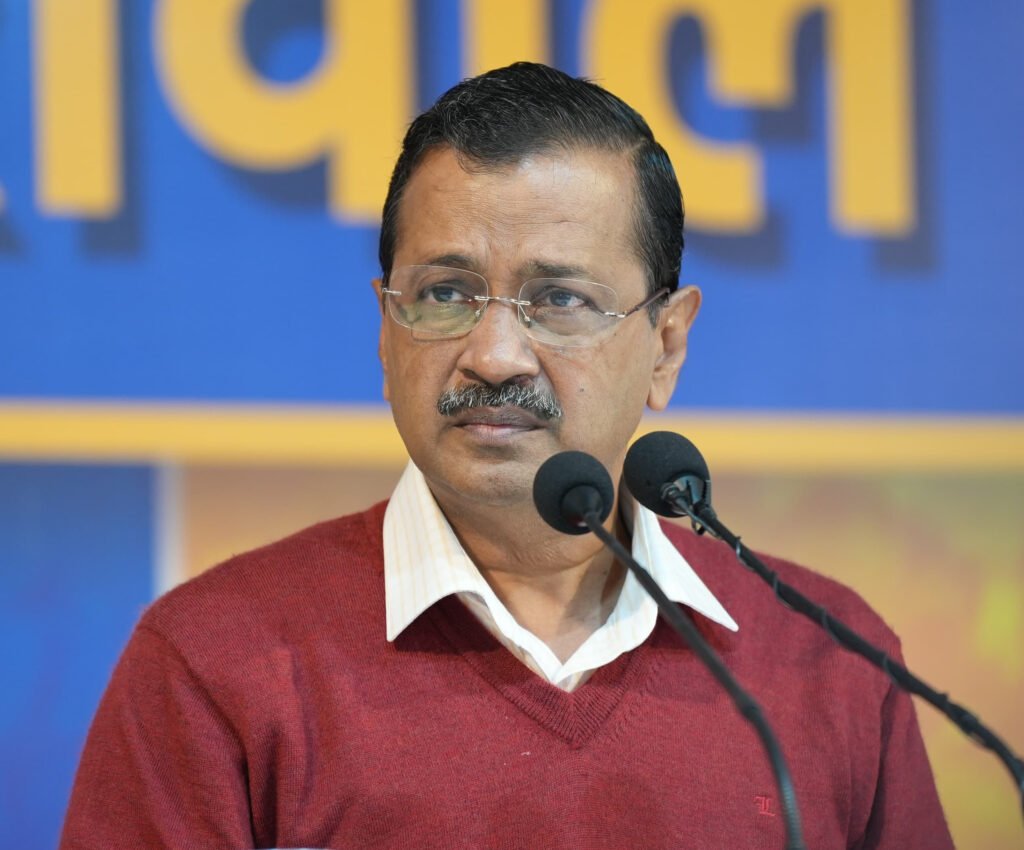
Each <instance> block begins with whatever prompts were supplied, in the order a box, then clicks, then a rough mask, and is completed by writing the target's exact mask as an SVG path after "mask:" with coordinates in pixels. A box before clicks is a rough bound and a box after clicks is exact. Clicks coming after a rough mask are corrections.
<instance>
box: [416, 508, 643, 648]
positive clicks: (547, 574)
mask: <svg viewBox="0 0 1024 850" xmlns="http://www.w3.org/2000/svg"><path fill="white" fill-rule="evenodd" d="M435 498H436V496H435ZM437 501H438V505H439V506H440V508H441V510H442V511H443V512H444V514H445V517H446V518H447V519H448V522H449V524H450V525H451V527H452V529H453V530H454V532H455V534H456V536H457V537H458V538H459V541H460V543H461V544H462V547H463V549H465V551H466V554H467V555H468V556H469V557H470V559H471V560H472V561H473V563H474V564H475V565H476V567H477V568H478V569H479V570H480V573H481V575H483V577H484V579H485V580H486V581H487V583H488V584H489V585H490V586H491V588H492V589H493V590H494V592H495V595H497V597H498V598H499V599H500V600H501V601H502V603H503V604H504V605H505V607H506V608H507V609H508V610H509V613H510V614H512V616H513V617H514V618H515V620H516V622H518V623H519V624H520V625H521V626H523V628H525V629H528V630H529V631H530V632H532V633H533V634H535V635H536V636H537V637H538V638H540V639H541V640H542V641H544V643H545V644H547V646H548V647H550V649H551V651H552V652H554V653H555V655H556V656H557V657H558V658H559V660H560V661H563V662H564V661H566V660H568V659H569V658H570V657H571V656H572V654H573V653H574V652H575V651H576V650H577V649H578V648H579V647H580V646H581V645H582V644H583V643H584V641H586V639H587V638H588V637H590V635H592V634H593V633H594V632H595V631H597V629H598V628H600V627H601V625H602V624H603V623H604V622H605V620H607V619H608V615H609V614H610V613H611V611H612V609H613V608H614V607H615V603H616V601H617V600H618V597H619V591H620V590H621V589H622V582H623V580H624V578H625V570H624V568H623V567H622V565H621V564H619V563H618V562H617V561H616V560H615V558H614V556H613V555H612V554H611V552H609V551H608V550H607V549H606V548H605V547H604V546H602V545H601V543H600V541H598V540H597V538H596V537H594V536H593V535H591V534H587V535H578V536H574V535H567V534H561V533H559V532H557V531H555V530H554V529H552V528H551V527H550V526H548V525H547V524H546V523H544V521H543V520H541V518H540V517H539V516H537V514H536V511H534V510H533V507H532V504H531V505H524V509H523V510H514V509H510V508H508V507H505V508H503V509H502V510H500V511H495V510H494V509H493V508H490V507H488V506H480V505H466V504H462V503H457V504H450V503H449V504H446V503H445V500H443V499H438V500H437ZM606 526H607V527H608V530H609V531H611V532H612V533H614V534H616V536H618V537H619V539H620V540H623V541H624V542H626V543H627V545H628V539H629V535H628V532H627V530H626V528H625V524H624V523H623V522H622V521H621V519H619V518H618V511H613V512H612V514H611V515H610V517H609V519H608V520H607V521H606Z"/></svg>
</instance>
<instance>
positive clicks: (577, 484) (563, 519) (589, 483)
mask: <svg viewBox="0 0 1024 850" xmlns="http://www.w3.org/2000/svg"><path fill="white" fill-rule="evenodd" d="M614 502H615V487H614V486H613V485H612V479H611V476H610V475H609V474H608V470H607V469H605V468H604V466H602V465H601V462H600V461H599V460H597V459H596V458H593V457H591V456H590V455H588V454H587V453H586V452H559V453H558V454H556V455H552V456H551V457H549V458H548V459H547V460H546V461H544V463H542V464H541V466H540V469H538V470H537V475H536V477H535V478H534V479H533V503H534V504H535V505H536V506H537V512H538V513H539V514H540V515H541V517H543V518H544V521H545V522H546V523H547V524H548V525H550V526H551V527H552V528H554V529H556V530H557V531H561V532H562V533H564V534H586V533H587V532H588V531H589V530H590V529H589V528H587V523H586V520H585V517H586V515H587V514H594V515H595V516H596V517H597V522H598V524H599V525H600V524H601V523H602V522H604V521H605V520H606V519H607V518H608V514H610V513H611V510H612V505H613V504H614Z"/></svg>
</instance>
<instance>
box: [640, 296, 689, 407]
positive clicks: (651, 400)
mask: <svg viewBox="0 0 1024 850" xmlns="http://www.w3.org/2000/svg"><path fill="white" fill-rule="evenodd" d="M699 310H700V290H699V289H698V288H697V287H696V286H687V287H684V288H683V289H680V290H678V291H677V292H673V293H672V295H671V296H669V299H668V304H667V305H666V306H665V307H664V309H662V311H661V315H660V316H659V317H658V327H657V331H656V332H657V334H658V336H659V342H660V346H661V352H660V354H659V355H658V359H657V360H656V361H655V362H654V373H653V374H652V375H651V389H650V392H649V393H648V394H647V406H648V407H649V408H651V410H664V409H665V407H666V406H667V405H668V401H669V399H670V398H672V393H673V392H674V391H675V388H676V381H677V380H678V378H679V370H680V369H682V368H683V363H684V362H685V361H686V340H687V338H688V337H689V334H690V326H691V325H692V324H693V320H694V319H696V318H697V312H698V311H699Z"/></svg>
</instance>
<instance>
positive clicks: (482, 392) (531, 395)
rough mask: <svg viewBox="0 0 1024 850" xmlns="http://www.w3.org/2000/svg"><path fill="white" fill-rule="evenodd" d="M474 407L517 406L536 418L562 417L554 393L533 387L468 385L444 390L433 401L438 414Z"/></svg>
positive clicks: (451, 413) (459, 411) (445, 414)
mask: <svg viewBox="0 0 1024 850" xmlns="http://www.w3.org/2000/svg"><path fill="white" fill-rule="evenodd" d="M474 407H520V408H522V409H523V410H526V411H528V412H529V413H532V414H533V415H534V416H536V417H537V418H538V419H561V418H562V406H561V405H560V404H559V403H558V400H557V399H556V398H555V397H554V395H552V394H551V393H550V392H549V391H548V390H542V389H539V388H537V387H534V386H520V385H518V384H499V385H498V386H496V387H491V386H487V385H484V384H470V385H469V386H465V387H455V388H454V389H450V390H445V391H444V392H443V393H441V397H440V398H438V400H437V412H438V413H440V414H441V415H442V416H455V415H456V414H458V413H461V412H462V411H464V410H470V409H472V408H474Z"/></svg>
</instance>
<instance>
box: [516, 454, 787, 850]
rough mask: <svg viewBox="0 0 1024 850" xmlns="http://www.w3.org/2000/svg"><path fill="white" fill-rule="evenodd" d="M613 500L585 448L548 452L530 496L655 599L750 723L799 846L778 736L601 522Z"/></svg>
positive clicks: (604, 475) (561, 527)
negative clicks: (605, 551) (590, 539)
mask: <svg viewBox="0 0 1024 850" xmlns="http://www.w3.org/2000/svg"><path fill="white" fill-rule="evenodd" d="M614 501H615V488H614V486H613V485H612V479H611V476H609V475H608V470H606V469H605V468H604V466H603V465H602V464H601V462H600V461H598V460H597V459H595V458H593V457H591V456H590V455H588V454H586V453H585V452H576V451H570V452H561V453H559V454H556V455H553V456H551V457H549V458H548V459H547V460H546V461H544V463H542V464H541V466H540V469H538V470H537V475H536V477H535V478H534V479H533V502H534V505H536V507H537V513H539V514H540V515H541V517H542V518H543V519H544V521H545V522H546V523H547V524H548V525H550V526H551V527H552V528H554V529H556V530H558V531H562V532H564V533H566V534H585V533H586V532H587V531H588V530H589V531H592V532H593V533H594V534H595V535H596V536H597V537H598V539H599V540H600V541H601V542H602V543H604V545H605V546H607V547H608V548H609V549H611V551H612V552H613V554H614V555H615V557H616V558H617V559H618V560H619V561H620V562H621V563H622V564H624V565H625V566H626V568H627V569H629V571H630V572H632V573H633V575H634V576H636V579H637V581H638V582H639V583H640V586H641V587H643V589H644V590H646V591H647V593H648V594H649V595H650V596H651V598H652V599H654V601H655V603H657V605H658V610H659V612H660V613H661V616H662V618H663V619H665V621H666V622H668V624H669V625H670V626H671V627H672V628H673V629H674V630H675V631H676V633H677V634H678V635H679V636H680V637H681V638H682V639H683V642H684V643H686V644H687V645H688V646H689V647H690V649H692V650H693V652H694V654H695V655H696V656H697V657H698V658H699V659H700V660H701V661H702V662H703V663H704V666H705V667H707V668H708V670H709V671H710V672H711V674H712V675H713V676H714V677H715V679H717V680H718V682H719V684H721V685H722V687H723V688H724V689H725V691H726V692H727V693H728V694H729V696H730V697H731V698H732V701H733V705H735V706H736V710H737V711H739V713H740V714H741V715H742V716H743V717H744V718H746V720H747V721H748V722H749V723H750V724H751V725H752V726H753V727H754V729H755V731H756V732H757V734H758V736H759V737H760V739H761V743H762V745H763V746H764V748H765V752H766V753H767V756H768V761H769V763H770V764H771V768H772V771H773V772H774V774H775V781H776V784H777V785H778V788H779V799H780V800H781V801H782V815H783V820H784V821H785V824H786V848H787V850H804V848H805V845H804V839H803V828H802V826H801V822H800V812H799V810H798V809H797V802H796V792H795V790H794V788H793V780H792V778H791V776H790V773H789V767H788V765H787V764H786V759H785V757H784V756H783V754H782V748H781V747H780V746H779V742H778V739H777V738H776V737H775V734H774V733H773V732H772V730H771V727H770V726H769V725H768V721H767V720H765V718H764V714H763V713H762V711H761V706H760V705H758V703H757V702H756V700H754V698H753V697H752V696H750V694H748V693H747V692H746V691H745V690H743V688H742V687H740V685H739V683H738V682H737V681H736V679H735V678H733V675H732V674H731V673H730V672H729V668H727V667H726V666H725V663H724V662H723V661H722V659H721V658H719V657H718V654H717V653H716V652H715V651H714V650H713V649H712V648H711V646H710V645H709V644H708V642H707V641H706V640H704V637H703V636H702V635H701V633H700V632H699V631H698V630H697V627H696V626H695V625H694V624H693V622H692V621H691V620H690V618H689V617H687V616H686V615H685V614H683V612H682V611H680V610H679V606H678V605H676V604H675V603H674V602H672V600H670V599H669V598H668V597H667V596H666V595H665V592H664V591H663V590H662V589H661V587H660V586H659V585H658V583H657V582H656V581H655V580H654V577H653V576H652V575H651V574H650V573H649V572H648V571H647V570H646V569H644V568H643V567H642V566H641V565H640V564H638V563H637V562H636V560H634V558H633V556H632V555H630V553H629V552H627V551H626V549H625V547H624V546H623V545H622V544H621V543H620V542H619V541H618V540H617V539H616V538H615V536H614V535H613V534H610V533H609V532H608V530H607V529H606V528H605V527H604V526H603V525H602V523H603V522H604V521H605V520H606V519H607V518H608V514H609V513H610V512H611V509H612V504H613V503H614Z"/></svg>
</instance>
